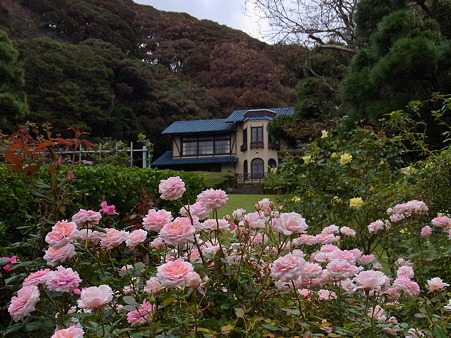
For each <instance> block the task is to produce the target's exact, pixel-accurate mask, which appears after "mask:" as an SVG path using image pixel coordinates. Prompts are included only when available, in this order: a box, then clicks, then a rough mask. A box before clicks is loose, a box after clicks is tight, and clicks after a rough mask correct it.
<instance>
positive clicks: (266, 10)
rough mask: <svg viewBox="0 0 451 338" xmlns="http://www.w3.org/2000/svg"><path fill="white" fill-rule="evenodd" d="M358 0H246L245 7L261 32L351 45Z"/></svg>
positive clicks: (307, 42) (301, 40)
mask: <svg viewBox="0 0 451 338" xmlns="http://www.w3.org/2000/svg"><path fill="white" fill-rule="evenodd" d="M356 4H357V0H246V9H247V10H248V11H249V12H252V13H253V14H254V16H255V15H257V16H258V17H259V22H260V23H261V27H263V29H262V30H263V31H262V32H261V33H262V34H263V35H266V36H267V37H271V38H272V39H278V40H282V41H287V40H291V41H296V42H298V43H301V44H305V45H311V44H312V37H314V38H313V42H314V43H324V42H326V41H337V42H339V43H343V44H344V45H345V46H346V47H349V48H352V47H353V46H354V42H355V24H354V20H353V16H354V12H355V7H356Z"/></svg>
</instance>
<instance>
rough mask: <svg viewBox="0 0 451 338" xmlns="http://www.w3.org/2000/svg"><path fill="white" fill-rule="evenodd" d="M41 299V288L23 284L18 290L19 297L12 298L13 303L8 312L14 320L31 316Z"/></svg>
mask: <svg viewBox="0 0 451 338" xmlns="http://www.w3.org/2000/svg"><path fill="white" fill-rule="evenodd" d="M38 301H39V289H38V287H37V286H35V285H30V286H23V287H22V288H21V289H20V290H19V291H18V292H17V297H12V298H11V304H10V305H9V307H8V312H9V314H10V315H11V318H12V319H13V320H14V321H16V322H17V321H19V320H22V319H24V318H25V317H27V316H29V315H30V313H31V312H33V311H34V310H36V309H35V305H36V303H37V302H38Z"/></svg>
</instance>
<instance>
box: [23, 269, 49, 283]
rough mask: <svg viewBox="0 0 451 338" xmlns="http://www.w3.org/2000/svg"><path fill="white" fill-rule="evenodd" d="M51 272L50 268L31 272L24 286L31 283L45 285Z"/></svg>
mask: <svg viewBox="0 0 451 338" xmlns="http://www.w3.org/2000/svg"><path fill="white" fill-rule="evenodd" d="M49 272H50V270H49V269H45V270H42V269H41V270H38V271H36V272H33V273H30V274H29V275H28V277H27V278H25V280H24V281H23V283H22V285H23V286H30V285H35V286H38V285H45V283H46V281H47V274H48V273H49Z"/></svg>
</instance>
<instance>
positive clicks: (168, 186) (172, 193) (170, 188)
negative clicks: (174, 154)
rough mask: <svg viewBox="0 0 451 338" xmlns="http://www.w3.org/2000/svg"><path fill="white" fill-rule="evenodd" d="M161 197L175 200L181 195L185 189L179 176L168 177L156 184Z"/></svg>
mask: <svg viewBox="0 0 451 338" xmlns="http://www.w3.org/2000/svg"><path fill="white" fill-rule="evenodd" d="M158 191H159V193H160V194H161V196H160V197H161V199H163V200H167V201H175V200H178V199H179V198H181V197H182V196H183V193H184V192H185V191H186V189H185V183H184V182H183V181H182V179H181V178H180V177H179V176H175V177H169V178H168V179H167V180H161V181H160V185H159V186H158Z"/></svg>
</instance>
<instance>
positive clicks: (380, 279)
mask: <svg viewBox="0 0 451 338" xmlns="http://www.w3.org/2000/svg"><path fill="white" fill-rule="evenodd" d="M354 282H355V290H359V289H364V290H375V291H378V292H379V291H381V289H382V288H383V287H384V288H385V287H388V285H389V283H390V280H389V279H388V277H387V276H386V275H385V274H384V273H383V272H381V271H373V270H366V271H362V272H360V273H359V274H358V275H357V276H356V277H355V278H354Z"/></svg>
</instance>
